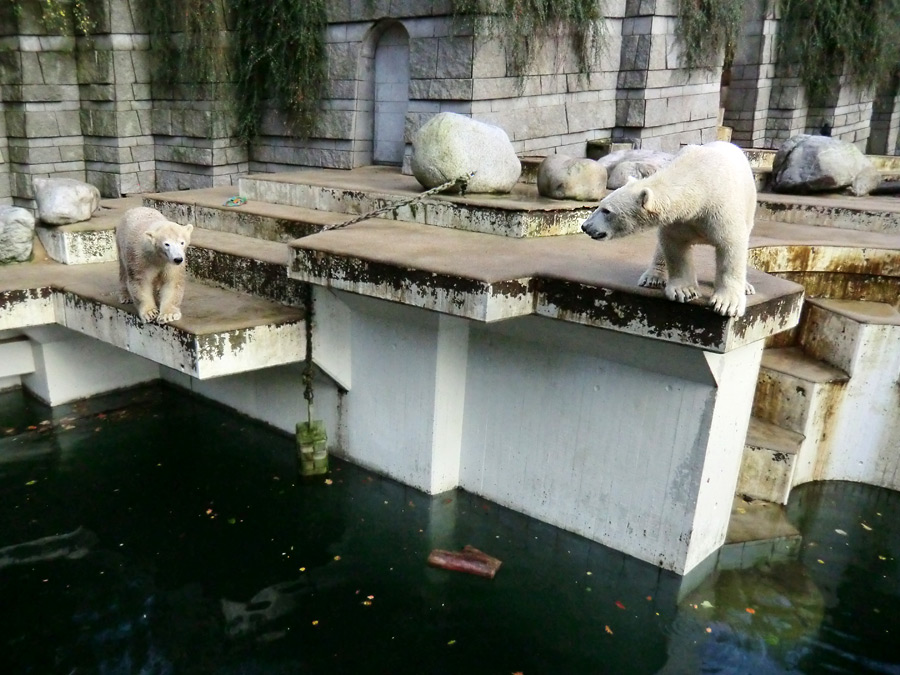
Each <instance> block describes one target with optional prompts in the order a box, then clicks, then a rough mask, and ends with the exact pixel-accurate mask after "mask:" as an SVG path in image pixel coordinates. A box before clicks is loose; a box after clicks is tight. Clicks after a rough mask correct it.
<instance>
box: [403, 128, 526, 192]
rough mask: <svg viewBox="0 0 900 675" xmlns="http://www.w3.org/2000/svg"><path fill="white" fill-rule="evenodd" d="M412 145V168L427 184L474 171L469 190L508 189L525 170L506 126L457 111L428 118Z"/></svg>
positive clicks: (422, 182) (502, 190)
mask: <svg viewBox="0 0 900 675" xmlns="http://www.w3.org/2000/svg"><path fill="white" fill-rule="evenodd" d="M412 146H413V152H412V162H411V166H412V172H413V175H414V176H415V177H416V180H418V181H419V182H420V183H421V184H422V185H424V186H425V187H426V188H433V187H436V186H438V185H441V184H442V183H446V182H447V181H450V180H453V179H454V178H461V177H464V176H467V175H468V174H469V173H471V172H473V171H474V172H475V175H474V176H472V177H471V178H470V179H469V182H468V185H467V186H466V191H467V192H496V193H505V192H509V191H510V190H512V188H513V186H514V185H515V184H516V181H518V180H519V175H520V174H521V173H522V163H521V162H520V161H519V158H518V157H516V151H515V150H514V149H513V146H512V143H510V142H509V136H507V135H506V132H505V131H503V129H501V128H500V127H495V126H494V125H492V124H485V123H484V122H478V121H476V120H473V119H472V118H470V117H466V116H464V115H457V114H456V113H439V114H437V115H435V116H434V117H432V118H431V119H430V120H428V121H427V122H425V124H423V125H422V126H421V127H420V128H419V130H418V131H417V132H416V135H415V137H414V138H413V143H412Z"/></svg>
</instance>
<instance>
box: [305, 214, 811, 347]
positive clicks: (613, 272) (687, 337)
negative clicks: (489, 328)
mask: <svg viewBox="0 0 900 675" xmlns="http://www.w3.org/2000/svg"><path fill="white" fill-rule="evenodd" d="M384 242H390V246H385V245H384ZM654 246H655V234H654V233H652V232H651V233H647V234H645V235H638V236H634V237H629V238H625V239H620V240H614V241H611V242H604V243H597V242H593V241H591V240H590V239H588V238H587V237H585V236H582V235H577V236H570V237H543V238H536V239H527V240H510V239H506V238H501V237H490V236H484V235H482V234H477V233H471V232H460V231H455V230H449V229H438V228H432V227H429V226H427V225H419V224H413V223H401V222H396V221H395V222H391V221H382V220H376V221H368V222H366V223H360V224H358V225H354V226H351V227H349V228H346V229H343V230H337V231H331V232H323V233H320V234H317V235H312V236H310V237H306V238H304V239H300V240H298V241H296V242H293V243H292V244H291V248H292V249H293V259H292V261H291V266H290V272H289V273H290V275H291V277H293V278H295V279H298V280H301V281H306V282H310V283H314V284H318V285H322V286H327V287H330V288H335V289H339V290H345V291H351V292H354V293H358V294H361V295H366V296H369V297H374V298H379V299H383V300H391V301H393V302H399V303H402V304H407V305H412V306H416V307H422V308H425V309H430V310H434V311H438V312H442V313H446V314H452V315H454V316H459V317H464V318H467V319H472V320H475V321H483V322H492V321H500V320H505V319H510V318H514V317H518V316H527V315H529V314H537V315H541V316H547V317H550V318H554V319H560V320H563V321H567V322H571V323H578V324H583V325H587V326H593V327H599V328H608V329H611V330H616V331H621V332H624V333H629V334H632V335H639V336H643V337H650V338H654V339H659V340H665V341H668V342H675V343H679V344H684V345H689V346H694V347H700V348H702V349H706V350H709V351H714V352H724V351H728V350H731V349H734V348H736V347H740V346H742V345H745V344H749V343H750V342H754V341H756V340H760V339H763V338H765V337H767V336H768V335H771V334H773V333H777V332H780V331H783V330H787V329H789V328H792V327H793V326H794V325H796V323H797V321H798V320H799V316H800V306H801V303H802V298H803V289H802V288H801V287H800V286H798V285H796V284H793V283H791V282H787V281H784V280H781V279H777V278H775V277H770V276H767V275H764V274H759V273H756V272H753V273H752V275H751V280H752V283H753V284H754V285H755V286H756V288H757V294H756V295H753V296H748V310H747V313H746V315H745V316H744V317H742V318H740V319H729V318H726V317H722V316H720V315H718V314H716V313H714V312H713V311H711V310H710V309H709V308H708V307H707V302H708V297H709V295H710V294H711V292H712V288H711V284H710V283H709V281H705V282H704V281H703V280H704V279H706V280H710V279H712V278H713V277H714V275H715V272H714V261H713V259H712V258H713V255H712V249H711V248H709V247H699V248H698V250H697V251H696V259H697V262H698V265H697V266H698V270H699V274H700V278H701V285H702V286H703V293H704V297H703V298H699V299H697V300H695V301H693V302H690V303H687V304H684V305H681V304H678V303H673V302H671V301H669V300H666V299H665V297H664V296H663V294H662V292H661V291H659V290H653V289H646V288H640V287H639V286H637V279H638V278H639V277H640V275H641V273H642V272H643V270H644V268H645V266H646V264H647V263H648V261H649V260H650V258H651V257H652V254H653V248H654ZM703 249H708V250H703Z"/></svg>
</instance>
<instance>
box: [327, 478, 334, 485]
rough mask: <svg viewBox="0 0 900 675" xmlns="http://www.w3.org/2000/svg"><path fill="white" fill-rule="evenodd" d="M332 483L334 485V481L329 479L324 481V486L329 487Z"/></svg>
mask: <svg viewBox="0 0 900 675" xmlns="http://www.w3.org/2000/svg"><path fill="white" fill-rule="evenodd" d="M332 483H334V481H333V480H331V479H330V478H326V479H325V485H331V484H332Z"/></svg>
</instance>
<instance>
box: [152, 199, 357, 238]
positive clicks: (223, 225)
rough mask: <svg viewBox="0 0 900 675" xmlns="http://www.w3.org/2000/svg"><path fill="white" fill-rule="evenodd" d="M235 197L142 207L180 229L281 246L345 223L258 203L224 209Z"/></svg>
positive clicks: (166, 201)
mask: <svg viewBox="0 0 900 675" xmlns="http://www.w3.org/2000/svg"><path fill="white" fill-rule="evenodd" d="M237 195H238V190H237V189H236V188H235V187H231V186H227V187H221V188H208V189H205V190H187V191H180V192H162V193H159V194H154V195H144V197H143V203H144V206H149V207H151V208H154V209H158V210H159V211H160V212H162V213H163V215H165V216H166V217H167V218H169V220H172V221H174V222H176V223H181V224H182V225H186V224H187V223H191V224H192V225H194V226H195V227H199V228H203V229H206V230H215V231H217V232H226V233H230V234H237V235H242V236H245V237H254V238H256V239H267V240H269V241H280V242H288V241H291V240H293V239H298V238H300V237H305V236H306V235H308V234H313V233H315V232H318V231H320V230H321V229H322V227H324V226H326V225H336V224H338V223H342V222H344V221H345V220H346V219H347V216H345V215H343V214H336V213H329V212H327V211H316V210H314V209H305V208H302V207H297V206H284V205H281V204H267V203H266V202H262V201H258V200H253V201H249V202H247V203H246V204H243V205H241V206H225V202H226V201H227V200H228V199H230V198H231V197H234V196H237Z"/></svg>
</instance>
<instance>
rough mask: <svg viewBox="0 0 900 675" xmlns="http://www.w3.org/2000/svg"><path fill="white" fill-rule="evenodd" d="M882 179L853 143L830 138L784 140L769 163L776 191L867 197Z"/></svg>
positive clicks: (805, 135)
mask: <svg viewBox="0 0 900 675" xmlns="http://www.w3.org/2000/svg"><path fill="white" fill-rule="evenodd" d="M880 181H881V177H880V175H879V173H878V170H877V169H876V168H875V165H874V164H872V162H871V160H869V158H868V157H866V156H865V155H864V154H863V153H862V152H860V150H859V148H857V147H856V146H855V145H853V144H852V143H848V142H847V141H842V140H840V139H838V138H831V137H829V136H812V135H809V134H800V135H797V136H794V137H792V138H789V139H788V140H786V141H785V142H784V143H783V144H782V145H781V147H780V148H779V149H778V152H776V153H775V160H774V162H773V164H772V186H773V188H774V189H775V191H776V192H790V193H799V194H802V193H806V192H826V191H830V190H841V189H844V188H848V189H849V190H850V192H851V193H852V194H854V195H856V196H858V197H859V196H863V195H867V194H869V193H870V192H871V191H872V190H874V189H875V188H876V187H878V184H879V182H880Z"/></svg>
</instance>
